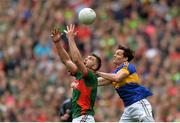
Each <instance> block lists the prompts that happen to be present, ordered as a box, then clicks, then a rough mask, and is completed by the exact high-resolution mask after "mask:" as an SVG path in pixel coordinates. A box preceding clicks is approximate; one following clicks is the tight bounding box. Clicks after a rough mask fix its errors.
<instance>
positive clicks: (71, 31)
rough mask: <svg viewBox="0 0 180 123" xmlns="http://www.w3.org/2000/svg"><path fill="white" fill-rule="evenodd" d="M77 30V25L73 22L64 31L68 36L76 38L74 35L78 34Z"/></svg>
mask: <svg viewBox="0 0 180 123" xmlns="http://www.w3.org/2000/svg"><path fill="white" fill-rule="evenodd" d="M74 30H75V25H74V24H71V25H69V26H67V30H64V32H65V33H66V36H67V38H74V36H75V35H76V32H75V31H74Z"/></svg>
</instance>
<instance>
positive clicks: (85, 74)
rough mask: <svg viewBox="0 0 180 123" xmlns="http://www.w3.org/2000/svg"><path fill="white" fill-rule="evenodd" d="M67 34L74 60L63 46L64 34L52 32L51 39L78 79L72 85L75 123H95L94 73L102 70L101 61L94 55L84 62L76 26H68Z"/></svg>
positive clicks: (95, 84)
mask: <svg viewBox="0 0 180 123" xmlns="http://www.w3.org/2000/svg"><path fill="white" fill-rule="evenodd" d="M65 32H66V36H67V39H68V42H69V49H70V54H71V58H72V59H71V58H70V56H69V55H68V53H67V52H66V51H65V49H64V48H63V46H62V45H61V42H60V40H61V35H62V34H61V33H60V32H59V30H58V29H55V30H54V31H53V32H52V34H51V37H52V39H53V42H54V44H55V45H56V48H57V50H58V54H59V56H60V58H61V60H62V62H63V63H64V64H65V65H66V67H67V68H68V70H69V71H70V72H71V73H72V74H73V75H74V76H75V78H76V81H75V82H73V83H72V86H73V94H72V118H73V122H95V120H94V117H93V116H94V109H93V107H94V103H95V99H96V95H97V85H98V80H97V77H96V75H95V74H94V71H97V70H98V69H99V68H100V66H101V59H100V58H99V57H98V56H96V55H95V54H92V55H89V56H88V57H86V58H85V59H84V60H82V56H81V54H80V52H79V50H78V48H77V46H76V44H75V41H74V34H75V33H74V25H70V26H67V30H66V31H65Z"/></svg>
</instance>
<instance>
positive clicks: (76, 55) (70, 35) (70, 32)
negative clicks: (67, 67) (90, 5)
mask: <svg viewBox="0 0 180 123" xmlns="http://www.w3.org/2000/svg"><path fill="white" fill-rule="evenodd" d="M74 28H75V25H72V24H71V25H70V26H67V30H65V33H66V36H67V39H68V42H69V49H70V53H71V57H72V60H73V61H74V62H75V64H76V65H77V66H78V69H79V70H80V71H81V72H83V73H84V74H86V73H87V68H86V66H85V65H84V63H83V60H82V56H81V53H80V51H79V49H78V48H77V46H76V43H75V40H74V36H75V32H74Z"/></svg>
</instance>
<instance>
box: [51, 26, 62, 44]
mask: <svg viewBox="0 0 180 123" xmlns="http://www.w3.org/2000/svg"><path fill="white" fill-rule="evenodd" d="M61 36H62V33H61V32H60V29H59V28H55V29H54V30H53V31H52V32H51V38H52V39H53V42H54V43H57V42H59V41H60V39H61Z"/></svg>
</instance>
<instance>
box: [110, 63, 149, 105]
mask: <svg viewBox="0 0 180 123" xmlns="http://www.w3.org/2000/svg"><path fill="white" fill-rule="evenodd" d="M120 71H124V72H126V73H127V74H128V76H127V77H126V78H124V79H123V80H122V81H121V82H112V85H113V86H114V88H115V89H116V91H117V93H118V94H119V96H120V97H121V99H122V100H123V102H124V105H125V107H126V106H129V105H131V104H133V103H135V102H137V101H139V100H141V99H144V98H146V97H148V96H151V95H152V93H151V91H150V90H149V89H147V88H145V87H144V86H142V85H140V81H139V77H138V75H137V73H136V68H135V67H134V65H133V64H131V63H128V64H121V65H120V66H119V67H117V68H116V69H115V70H114V71H113V72H112V73H118V72H120Z"/></svg>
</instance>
